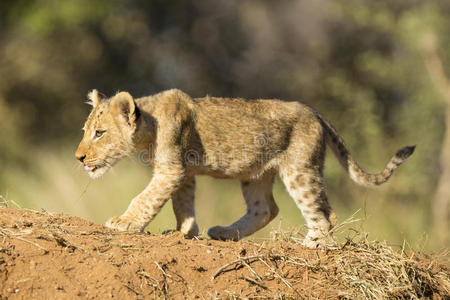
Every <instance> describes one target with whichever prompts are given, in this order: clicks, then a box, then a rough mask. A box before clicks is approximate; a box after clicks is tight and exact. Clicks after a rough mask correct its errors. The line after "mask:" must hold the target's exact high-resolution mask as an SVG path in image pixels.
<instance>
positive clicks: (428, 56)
mask: <svg viewBox="0 0 450 300" xmlns="http://www.w3.org/2000/svg"><path fill="white" fill-rule="evenodd" d="M423 46H424V47H423V50H424V54H425V64H426V67H427V69H428V73H429V75H430V78H431V80H432V82H433V84H435V86H436V87H437V89H438V90H439V91H440V92H441V94H442V96H443V98H444V101H445V102H446V113H445V133H444V140H443V143H442V149H441V157H440V164H441V176H440V177H439V181H438V185H437V189H436V194H435V195H434V198H433V202H432V222H433V228H432V230H433V234H435V235H436V237H440V238H445V237H446V236H447V231H448V228H449V227H450V224H449V223H450V222H449V219H450V216H449V210H450V80H449V78H448V77H447V75H446V74H445V70H444V65H443V63H442V60H441V58H440V56H439V53H438V40H437V37H436V35H435V34H434V33H428V34H427V35H426V37H425V39H424V42H423Z"/></svg>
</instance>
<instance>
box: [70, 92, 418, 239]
mask: <svg viewBox="0 0 450 300" xmlns="http://www.w3.org/2000/svg"><path fill="white" fill-rule="evenodd" d="M88 98H89V99H90V104H91V105H92V107H93V108H92V111H91V113H90V115H89V117H88V119H87V121H86V123H85V125H84V128H83V129H84V137H83V139H82V141H81V143H80V145H79V147H78V149H77V151H76V157H77V159H78V160H80V161H81V163H82V164H83V165H84V169H85V170H86V171H87V172H88V173H89V175H90V176H91V177H92V178H96V177H99V176H101V175H103V174H104V173H105V172H106V171H107V170H108V169H109V168H110V167H112V166H113V165H114V164H115V163H116V162H117V161H119V160H120V159H121V158H123V157H126V156H128V155H130V154H132V153H135V152H143V151H149V154H150V157H151V161H152V163H153V166H154V176H153V178H152V180H151V182H150V183H149V185H148V186H147V187H146V188H145V189H144V190H143V191H142V192H141V193H140V194H139V195H138V196H136V197H135V198H134V199H133V200H132V201H131V203H130V205H129V207H128V209H127V210H126V211H125V212H124V213H123V215H121V216H119V217H113V218H111V219H110V220H108V221H107V222H106V226H108V227H110V228H114V229H118V230H121V231H143V230H144V228H145V227H146V226H147V224H148V223H149V222H150V221H151V220H152V219H153V218H154V217H155V216H156V214H157V213H158V212H159V211H160V209H161V208H162V206H163V205H164V204H165V203H166V202H167V200H169V199H172V201H173V209H174V212H175V216H176V219H177V230H179V231H181V232H182V233H183V234H185V235H186V236H187V237H193V236H196V235H197V234H198V226H197V223H196V221H195V209H194V191H195V175H199V174H207V175H211V176H214V177H217V178H235V179H237V180H239V181H240V182H241V188H242V193H243V194H244V199H245V202H246V204H247V212H246V214H245V215H244V216H243V217H241V218H240V219H239V220H237V221H236V222H234V223H233V224H231V225H230V226H214V227H212V228H210V229H209V231H208V235H209V236H210V237H211V238H213V239H220V240H234V241H236V240H239V239H241V238H243V237H245V236H248V235H251V234H252V233H254V232H255V231H257V230H259V229H261V228H262V227H264V226H266V225H267V224H268V223H269V222H270V221H271V220H272V219H273V218H275V216H276V215H277V214H278V207H277V205H276V203H275V201H274V198H273V195H272V186H273V182H274V178H275V176H276V174H279V176H280V177H281V180H282V181H283V183H284V184H285V186H286V188H287V190H288V192H289V194H290V195H291V197H292V198H293V199H294V201H295V203H296V204H297V206H298V208H299V209H300V210H301V212H302V214H303V216H304V217H305V219H306V223H307V226H308V233H307V235H306V237H305V240H304V241H303V244H304V245H305V246H306V247H310V248H315V247H318V246H325V245H326V244H327V241H328V240H329V231H330V229H331V228H332V227H333V225H334V224H333V223H334V222H333V221H334V213H333V212H332V210H331V207H330V205H329V203H328V200H327V195H326V192H325V183H324V180H323V167H324V156H325V144H327V145H328V146H329V147H330V148H331V149H332V150H333V152H334V154H335V155H336V156H337V158H338V159H339V161H340V163H341V165H342V166H343V167H344V169H345V170H346V171H347V172H348V173H349V175H350V177H351V178H352V179H353V180H354V181H355V182H357V183H358V184H361V185H365V186H375V185H379V184H382V183H384V182H386V181H387V180H388V179H389V177H390V176H391V175H392V173H393V171H394V170H395V169H396V168H397V167H398V166H399V165H400V164H402V163H403V162H404V161H405V160H406V159H407V158H408V157H409V156H410V155H411V154H412V153H413V151H414V147H413V146H412V147H404V148H402V149H400V150H399V151H398V152H397V153H396V154H395V155H394V156H393V157H392V158H391V160H390V161H389V162H388V164H387V166H386V167H385V169H384V170H383V171H382V172H381V173H379V174H368V173H366V172H365V171H363V170H362V169H361V168H360V167H359V165H358V164H357V162H356V161H355V160H354V159H353V158H352V156H351V155H350V153H349V151H348V150H347V148H346V147H345V145H344V141H343V139H342V138H341V137H340V136H339V135H338V133H337V132H336V130H335V129H334V128H333V126H331V125H330V123H328V121H326V120H325V119H324V118H322V117H321V116H320V115H319V114H318V113H317V112H315V111H314V110H312V109H311V108H309V107H308V106H305V105H303V104H300V103H298V102H284V101H280V100H245V99H227V98H216V97H205V98H195V99H194V98H191V97H189V96H188V95H187V94H185V93H183V92H182V91H180V90H176V89H174V90H168V91H165V92H162V93H159V94H156V95H152V96H148V97H143V98H139V99H133V97H132V96H131V95H130V94H129V93H127V92H120V93H118V94H116V95H115V96H113V97H112V98H110V99H102V98H101V97H100V96H99V94H98V92H97V91H96V90H93V91H92V92H90V93H89V94H88Z"/></svg>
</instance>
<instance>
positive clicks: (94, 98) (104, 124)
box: [75, 90, 139, 178]
mask: <svg viewBox="0 0 450 300" xmlns="http://www.w3.org/2000/svg"><path fill="white" fill-rule="evenodd" d="M88 98H89V100H90V101H89V102H88V103H89V104H91V105H92V111H91V113H90V115H89V117H88V119H87V121H86V123H85V124H84V127H83V131H84V136H83V139H82V140H81V142H80V145H79V146H78V149H77V152H76V153H75V156H76V158H77V159H78V160H79V161H80V162H81V163H82V164H83V165H84V169H85V170H86V171H87V172H88V174H89V176H90V177H92V178H97V177H100V176H101V175H103V174H104V173H105V172H106V171H108V169H109V168H110V167H112V166H113V165H114V164H115V163H116V162H117V161H119V160H120V159H121V158H123V157H125V156H128V155H130V154H131V153H132V152H133V151H134V145H133V137H134V134H135V131H136V127H137V125H136V121H137V119H138V117H139V111H138V108H137V107H136V104H135V102H134V100H133V97H131V95H130V94H129V93H127V92H120V93H118V94H116V95H115V96H114V97H112V98H110V99H102V98H100V96H99V94H98V92H97V90H93V91H92V92H90V93H89V94H88Z"/></svg>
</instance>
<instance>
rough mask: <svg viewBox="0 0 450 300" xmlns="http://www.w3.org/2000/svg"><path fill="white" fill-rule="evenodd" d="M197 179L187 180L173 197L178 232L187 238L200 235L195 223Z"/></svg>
mask: <svg viewBox="0 0 450 300" xmlns="http://www.w3.org/2000/svg"><path fill="white" fill-rule="evenodd" d="M194 202H195V177H190V178H187V180H186V181H185V182H184V183H183V185H182V186H181V187H180V188H179V189H178V190H177V191H176V192H175V193H174V195H173V196H172V206H173V211H174V213H175V217H176V219H177V230H179V231H181V232H182V233H183V234H184V235H185V236H186V237H187V238H192V237H194V236H197V235H198V225H197V222H196V221H195V205H194Z"/></svg>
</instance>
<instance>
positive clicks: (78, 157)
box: [75, 154, 86, 162]
mask: <svg viewBox="0 0 450 300" xmlns="http://www.w3.org/2000/svg"><path fill="white" fill-rule="evenodd" d="M75 157H76V158H77V159H78V160H79V161H81V162H83V161H84V159H85V158H86V154H84V155H75Z"/></svg>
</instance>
